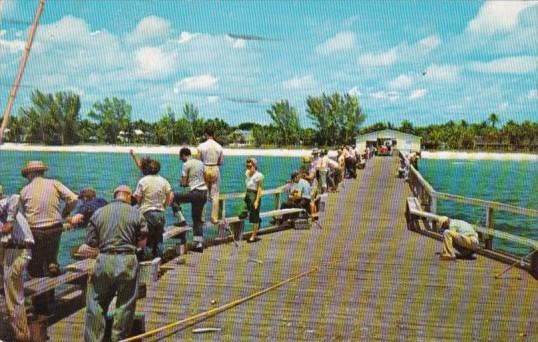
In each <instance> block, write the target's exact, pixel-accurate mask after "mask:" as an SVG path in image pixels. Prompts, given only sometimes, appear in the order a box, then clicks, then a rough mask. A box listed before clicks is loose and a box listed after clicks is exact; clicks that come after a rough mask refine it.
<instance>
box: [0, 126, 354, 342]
mask: <svg viewBox="0 0 538 342" xmlns="http://www.w3.org/2000/svg"><path fill="white" fill-rule="evenodd" d="M204 136H205V142H203V143H202V144H200V145H199V146H198V147H197V151H198V153H197V155H196V158H194V157H193V155H192V154H191V150H190V149H189V148H187V147H185V148H181V150H180V151H179V158H180V159H181V161H182V162H183V163H182V164H183V165H182V170H181V178H180V185H181V186H182V187H185V188H187V191H186V192H174V191H173V190H172V186H171V185H170V182H169V181H168V180H166V179H165V178H164V177H162V176H160V175H159V172H160V169H161V165H160V163H159V162H158V161H157V160H155V159H153V158H150V157H149V156H146V157H143V158H141V159H139V158H138V156H137V155H136V153H135V151H134V150H131V151H130V155H131V157H132V158H133V161H134V163H135V165H136V167H137V168H138V169H139V170H140V171H141V173H142V177H141V178H140V180H139V181H138V184H137V185H136V188H134V191H132V189H131V188H130V187H129V186H128V185H125V184H120V185H118V186H117V188H116V189H115V190H114V192H113V196H112V200H111V201H110V202H108V201H107V200H105V199H103V198H100V197H98V196H97V192H96V191H95V189H94V188H92V187H84V188H82V189H80V191H79V192H78V193H75V192H73V191H72V190H70V189H69V188H68V187H67V186H65V185H64V184H62V183H61V182H60V181H58V180H55V179H50V178H46V177H45V172H46V171H47V170H48V166H47V165H46V164H45V163H44V162H42V161H30V162H28V163H27V164H26V166H25V167H24V168H23V169H22V171H21V175H22V176H23V177H25V178H26V179H27V180H28V184H27V185H26V186H24V187H23V188H22V190H21V191H20V194H14V195H11V196H7V195H4V193H3V189H2V187H1V186H0V228H1V233H2V247H1V248H0V252H1V254H0V261H2V265H3V267H2V272H0V276H3V280H2V281H0V283H1V284H3V287H4V292H5V297H6V303H7V311H8V315H9V317H10V322H11V327H12V330H13V332H14V336H15V339H16V340H17V341H29V340H30V332H29V329H28V323H27V317H26V311H25V309H24V283H23V273H24V271H25V270H27V272H28V274H29V276H30V277H37V278H41V277H55V276H58V275H59V274H61V272H62V271H61V268H60V265H59V263H58V261H57V257H58V251H59V247H60V238H61V235H62V232H63V230H64V227H63V226H64V224H66V223H67V224H69V225H70V226H73V227H86V228H87V236H86V240H85V243H84V244H83V245H82V246H81V247H80V248H79V250H78V252H79V253H80V254H83V255H87V256H93V257H95V258H96V262H95V266H94V269H93V270H92V271H91V272H90V277H89V279H88V294H87V297H86V308H87V309H86V316H85V321H86V326H85V331H84V338H85V340H86V341H101V340H102V339H103V337H104V327H105V318H106V314H107V312H108V308H109V305H110V302H111V300H112V298H113V297H114V296H117V301H116V309H115V311H114V314H113V316H114V319H113V325H112V340H119V339H122V338H125V337H127V335H128V332H129V331H130V329H131V325H132V322H133V315H134V311H135V305H136V291H137V288H138V272H139V266H138V263H139V261H141V260H152V259H154V258H158V257H162V255H163V233H164V227H165V211H166V210H167V208H168V207H171V209H172V212H173V213H174V216H175V217H176V218H177V222H175V223H173V225H176V226H183V225H186V220H185V217H184V216H183V214H182V210H181V204H184V203H190V205H191V207H192V210H191V214H192V227H193V248H192V250H193V251H194V252H203V248H204V244H203V243H204V239H203V222H204V220H203V212H204V207H205V204H206V203H211V219H210V220H211V222H212V223H213V224H218V223H220V221H219V207H218V206H219V192H220V181H221V175H220V167H221V166H222V164H223V163H224V153H223V149H222V146H221V145H220V144H218V143H217V142H216V141H215V140H214V132H213V129H212V127H211V126H207V127H206V128H205V130H204ZM361 158H363V156H362V155H360V154H359V153H357V151H356V150H355V149H353V148H352V147H351V146H343V147H342V148H340V149H339V150H338V153H337V158H336V160H334V159H331V158H329V156H328V151H327V150H320V149H317V148H316V149H314V150H313V151H312V155H311V157H307V158H304V160H303V162H304V163H303V166H302V167H301V168H300V169H299V170H296V171H293V173H292V174H291V178H290V181H289V182H288V183H287V184H286V192H287V194H288V196H287V199H286V201H285V203H283V204H282V208H302V209H304V211H305V213H307V214H308V215H311V216H312V218H313V219H317V201H318V200H319V196H320V194H323V193H326V192H330V191H337V189H338V185H339V184H340V183H341V181H342V179H343V178H356V176H357V174H356V168H357V165H358V163H360V162H361ZM258 167H259V165H258V161H257V160H256V159H254V158H248V159H247V160H246V164H245V168H246V171H245V188H246V189H245V190H246V194H245V197H244V203H245V209H244V211H243V212H241V213H240V214H239V216H240V217H241V218H244V219H246V218H247V217H248V220H249V222H250V223H251V224H252V233H251V234H250V237H249V239H248V240H247V242H256V241H259V240H260V238H259V237H258V231H259V228H260V223H261V219H260V208H261V197H262V189H263V179H264V175H263V174H262V172H261V171H260V170H259V169H258ZM53 301H54V290H52V291H47V292H45V293H43V294H40V295H37V296H34V297H33V299H32V302H33V303H32V304H33V314H34V315H35V316H36V317H39V316H41V317H45V318H46V317H49V316H50V315H51V310H50V307H49V305H50V304H51V303H52V302H53Z"/></svg>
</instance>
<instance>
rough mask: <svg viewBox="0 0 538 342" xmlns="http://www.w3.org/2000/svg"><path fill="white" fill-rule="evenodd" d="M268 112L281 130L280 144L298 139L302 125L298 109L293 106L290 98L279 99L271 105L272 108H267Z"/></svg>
mask: <svg viewBox="0 0 538 342" xmlns="http://www.w3.org/2000/svg"><path fill="white" fill-rule="evenodd" d="M267 114H269V116H270V117H271V119H272V120H273V123H274V124H275V126H276V128H277V129H278V130H279V131H280V139H279V140H280V141H279V143H280V145H288V144H289V143H290V142H292V141H294V140H295V141H296V140H297V139H296V138H297V137H298V135H299V131H300V130H301V126H300V124H299V116H298V115H297V109H295V108H294V107H291V106H290V104H289V102H288V100H281V101H277V102H275V103H274V104H272V105H271V109H269V110H267Z"/></svg>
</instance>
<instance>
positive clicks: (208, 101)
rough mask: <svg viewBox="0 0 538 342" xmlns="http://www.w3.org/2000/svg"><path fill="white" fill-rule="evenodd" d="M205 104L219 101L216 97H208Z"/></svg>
mask: <svg viewBox="0 0 538 342" xmlns="http://www.w3.org/2000/svg"><path fill="white" fill-rule="evenodd" d="M206 100H207V103H215V102H218V101H219V97H218V96H208V97H206Z"/></svg>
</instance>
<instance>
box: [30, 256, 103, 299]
mask: <svg viewBox="0 0 538 342" xmlns="http://www.w3.org/2000/svg"><path fill="white" fill-rule="evenodd" d="M94 262H95V260H94V259H84V260H80V261H78V262H76V263H74V264H72V265H69V266H68V267H67V271H66V272H65V273H64V274H61V275H59V276H58V277H43V278H32V279H30V280H28V281H26V282H24V289H25V291H28V292H30V294H31V296H32V297H34V296H37V295H39V294H42V293H44V292H47V291H50V290H54V289H55V288H56V287H58V286H60V285H62V284H65V283H70V282H73V281H76V280H79V279H81V278H84V277H86V276H87V275H88V272H89V271H90V269H91V268H92V267H93V265H94Z"/></svg>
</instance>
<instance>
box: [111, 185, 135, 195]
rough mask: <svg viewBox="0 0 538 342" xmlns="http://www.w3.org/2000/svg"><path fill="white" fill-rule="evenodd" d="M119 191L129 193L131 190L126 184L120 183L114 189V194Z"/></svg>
mask: <svg viewBox="0 0 538 342" xmlns="http://www.w3.org/2000/svg"><path fill="white" fill-rule="evenodd" d="M120 191H121V192H126V193H128V194H129V195H131V194H132V193H133V191H132V190H131V188H130V187H128V186H127V185H124V184H122V185H120V186H118V187H117V188H116V189H114V196H116V193H118V192H120Z"/></svg>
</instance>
